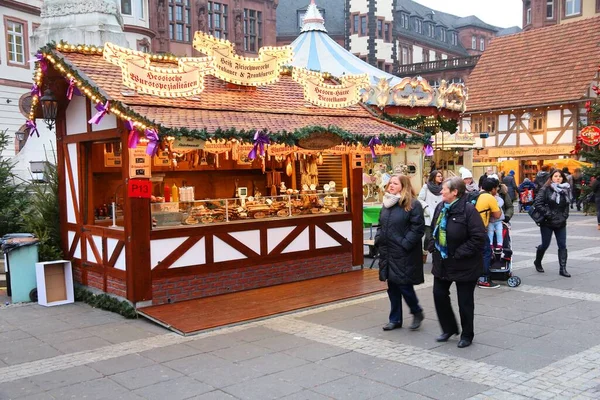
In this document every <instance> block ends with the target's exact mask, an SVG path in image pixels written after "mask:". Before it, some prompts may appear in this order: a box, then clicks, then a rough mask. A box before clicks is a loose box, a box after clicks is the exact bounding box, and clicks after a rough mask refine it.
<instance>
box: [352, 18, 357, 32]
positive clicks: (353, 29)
mask: <svg viewBox="0 0 600 400" xmlns="http://www.w3.org/2000/svg"><path fill="white" fill-rule="evenodd" d="M352 33H358V14H354V15H353V16H352Z"/></svg>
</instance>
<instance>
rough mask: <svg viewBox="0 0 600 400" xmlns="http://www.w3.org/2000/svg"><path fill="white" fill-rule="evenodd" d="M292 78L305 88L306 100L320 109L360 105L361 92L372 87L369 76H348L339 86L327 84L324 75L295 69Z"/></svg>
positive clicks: (342, 79)
mask: <svg viewBox="0 0 600 400" xmlns="http://www.w3.org/2000/svg"><path fill="white" fill-rule="evenodd" d="M292 78H293V79H294V80H295V81H296V82H298V83H299V84H301V85H302V87H303V88H304V99H305V100H307V101H309V102H311V103H312V104H315V105H317V106H320V107H327V108H343V107H348V106H351V105H354V104H356V103H358V102H359V101H360V99H361V94H360V90H361V89H365V88H368V87H369V85H370V82H369V76H368V75H367V74H360V75H347V76H344V77H343V78H341V82H340V84H339V85H331V84H328V83H325V79H324V77H323V74H321V73H319V72H312V71H309V70H307V69H304V68H294V71H293V73H292Z"/></svg>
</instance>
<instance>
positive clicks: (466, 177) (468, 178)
mask: <svg viewBox="0 0 600 400" xmlns="http://www.w3.org/2000/svg"><path fill="white" fill-rule="evenodd" d="M459 172H460V176H461V178H462V179H463V182H464V183H465V187H466V191H467V193H476V192H477V193H478V192H479V186H477V184H476V183H475V180H474V179H473V174H472V173H471V171H469V170H468V169H466V168H465V167H461V169H460V170H459Z"/></svg>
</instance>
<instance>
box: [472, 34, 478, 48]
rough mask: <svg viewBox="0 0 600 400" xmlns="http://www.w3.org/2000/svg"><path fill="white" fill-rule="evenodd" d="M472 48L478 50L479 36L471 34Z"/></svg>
mask: <svg viewBox="0 0 600 400" xmlns="http://www.w3.org/2000/svg"><path fill="white" fill-rule="evenodd" d="M471 49H472V50H477V38H476V37H475V36H471Z"/></svg>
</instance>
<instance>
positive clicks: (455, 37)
mask: <svg viewBox="0 0 600 400" xmlns="http://www.w3.org/2000/svg"><path fill="white" fill-rule="evenodd" d="M450 40H451V41H452V46H458V33H456V32H452V37H451V39H450Z"/></svg>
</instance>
